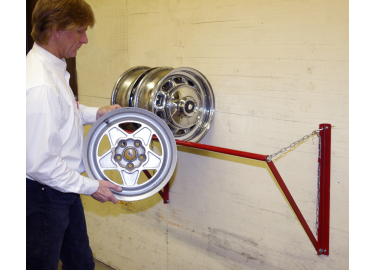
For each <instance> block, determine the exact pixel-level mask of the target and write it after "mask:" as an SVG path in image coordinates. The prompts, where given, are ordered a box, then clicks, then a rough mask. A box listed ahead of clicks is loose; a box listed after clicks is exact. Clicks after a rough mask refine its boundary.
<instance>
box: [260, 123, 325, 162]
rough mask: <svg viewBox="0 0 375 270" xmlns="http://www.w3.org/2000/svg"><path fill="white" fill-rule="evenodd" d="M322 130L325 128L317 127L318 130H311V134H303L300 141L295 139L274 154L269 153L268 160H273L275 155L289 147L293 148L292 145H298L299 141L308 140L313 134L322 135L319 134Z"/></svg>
mask: <svg viewBox="0 0 375 270" xmlns="http://www.w3.org/2000/svg"><path fill="white" fill-rule="evenodd" d="M321 130H323V129H316V130H314V131H313V132H311V133H310V134H308V135H305V136H303V137H302V138H301V139H299V140H298V141H295V142H293V143H291V144H290V145H289V146H287V147H284V148H282V149H281V150H280V151H279V152H276V153H274V154H272V155H269V156H268V157H267V162H270V161H271V160H272V159H273V158H274V157H276V156H277V155H279V154H281V153H284V152H286V151H287V150H288V149H290V148H292V147H294V146H296V145H298V144H299V143H301V142H304V141H307V140H308V139H309V138H310V137H311V136H314V135H317V136H318V137H320V136H319V132H320V131H321Z"/></svg>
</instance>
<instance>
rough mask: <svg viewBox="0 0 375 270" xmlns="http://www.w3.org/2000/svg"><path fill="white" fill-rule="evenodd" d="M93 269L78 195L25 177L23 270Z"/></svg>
mask: <svg viewBox="0 0 375 270" xmlns="http://www.w3.org/2000/svg"><path fill="white" fill-rule="evenodd" d="M59 258H60V260H61V261H62V263H63V265H62V267H63V269H79V270H81V269H84V270H86V269H87V270H90V269H94V268H95V262H94V258H93V255H92V251H91V248H90V246H89V239H88V236H87V229H86V220H85V215H84V212H83V206H82V201H81V198H80V196H79V195H78V194H74V193H62V192H60V191H57V190H55V189H53V188H50V187H48V186H45V185H43V184H40V183H39V182H37V181H32V180H29V179H27V178H26V269H30V270H55V269H57V267H58V263H59Z"/></svg>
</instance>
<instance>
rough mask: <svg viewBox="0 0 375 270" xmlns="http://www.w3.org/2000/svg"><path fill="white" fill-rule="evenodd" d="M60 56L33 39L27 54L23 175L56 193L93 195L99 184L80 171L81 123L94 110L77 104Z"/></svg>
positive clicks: (93, 115) (93, 117) (88, 119)
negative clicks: (24, 165) (24, 169)
mask: <svg viewBox="0 0 375 270" xmlns="http://www.w3.org/2000/svg"><path fill="white" fill-rule="evenodd" d="M69 78H70V74H69V72H67V71H66V62H65V59H59V58H57V57H56V56H54V55H53V54H51V53H49V52H48V51H47V50H45V49H43V48H42V47H40V46H39V45H37V44H36V43H34V46H33V48H32V49H31V50H30V52H29V53H28V55H27V57H26V177H27V178H29V179H32V180H35V181H38V182H40V183H43V184H45V185H48V186H50V187H52V188H54V189H57V190H59V191H61V192H73V193H79V194H85V195H92V194H93V193H94V192H95V191H96V190H97V189H98V187H99V182H98V181H97V180H94V179H90V178H87V177H84V176H82V175H80V173H82V172H84V171H85V169H84V166H83V156H82V155H83V152H82V149H83V125H87V124H92V123H94V122H95V120H96V113H97V111H98V108H93V107H86V106H84V105H82V104H78V103H77V102H76V100H75V99H74V96H73V92H72V90H71V88H70V86H69Z"/></svg>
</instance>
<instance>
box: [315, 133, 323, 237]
mask: <svg viewBox="0 0 375 270" xmlns="http://www.w3.org/2000/svg"><path fill="white" fill-rule="evenodd" d="M321 146H322V140H321V138H320V137H319V157H318V160H319V161H320V158H321V151H322V147H321ZM317 187H318V188H317V189H318V191H317V195H316V221H315V227H316V235H318V230H319V202H320V162H318V184H317Z"/></svg>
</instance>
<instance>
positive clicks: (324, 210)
mask: <svg viewBox="0 0 375 270" xmlns="http://www.w3.org/2000/svg"><path fill="white" fill-rule="evenodd" d="M319 128H320V130H321V131H320V133H319V135H320V137H321V138H320V151H319V159H318V161H319V166H320V170H319V186H320V188H319V206H318V207H319V208H318V209H319V218H318V220H319V227H318V240H316V239H315V236H314V234H313V233H312V231H311V229H310V227H309V226H308V224H307V222H306V220H305V218H304V217H303V215H302V213H301V211H300V210H299V208H298V206H297V204H296V202H295V201H294V199H293V197H292V195H291V194H290V192H289V190H288V188H287V186H286V185H285V183H284V181H283V179H282V178H281V176H280V174H279V172H278V170H277V169H276V167H275V164H274V163H273V162H272V161H270V162H267V157H268V156H266V155H260V154H254V153H249V152H244V151H238V150H232V149H228V148H222V147H216V146H211V145H206V144H200V143H193V142H186V141H180V140H176V144H177V145H182V146H187V147H191V148H196V149H201V150H206V151H211V152H216V153H222V154H227V155H232V156H238V157H243V158H249V159H255V160H260V161H265V162H267V164H268V166H269V168H270V170H271V172H272V173H273V175H274V176H275V178H276V180H277V182H278V184H279V185H280V188H281V189H282V191H283V193H284V194H285V197H286V198H287V200H288V202H289V204H290V205H291V207H292V209H293V211H294V212H295V214H296V216H297V218H298V220H299V221H300V223H301V225H302V227H303V229H304V230H305V232H306V233H307V236H308V237H309V239H310V241H311V243H312V244H313V246H314V248H315V249H316V251H317V252H318V255H321V254H325V255H328V254H329V210H330V171H331V125H330V124H320V126H319ZM153 140H157V137H156V136H154V137H153ZM144 172H145V174H146V175H147V177H148V178H151V175H150V173H149V172H148V171H144ZM159 193H160V195H161V196H162V197H163V199H164V203H169V183H167V185H166V186H165V187H164V192H163V191H160V192H159Z"/></svg>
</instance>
